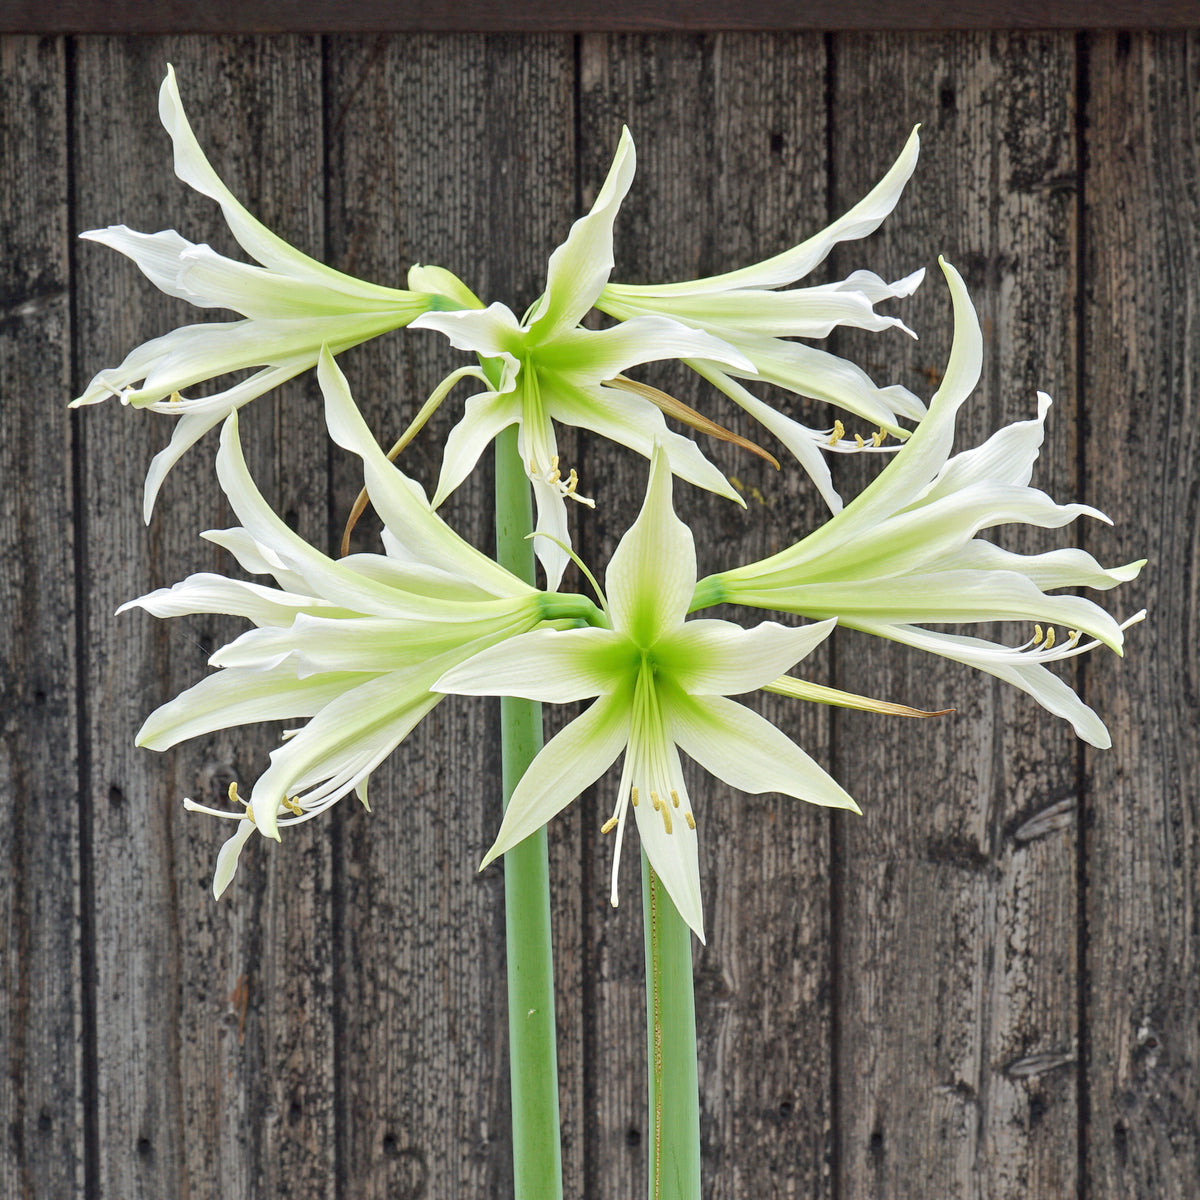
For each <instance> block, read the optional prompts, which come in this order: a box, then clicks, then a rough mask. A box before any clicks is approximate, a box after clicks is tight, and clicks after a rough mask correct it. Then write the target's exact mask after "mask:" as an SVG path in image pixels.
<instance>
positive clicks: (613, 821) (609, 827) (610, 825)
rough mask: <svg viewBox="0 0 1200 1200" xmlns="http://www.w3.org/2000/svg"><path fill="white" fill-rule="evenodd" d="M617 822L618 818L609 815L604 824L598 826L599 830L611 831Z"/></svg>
mask: <svg viewBox="0 0 1200 1200" xmlns="http://www.w3.org/2000/svg"><path fill="white" fill-rule="evenodd" d="M619 824H620V820H619V818H617V817H609V818H608V820H607V821H605V822H604V824H603V825H601V826H600V832H601V833H612V831H613V830H614V829H616V827H617V826H618V825H619Z"/></svg>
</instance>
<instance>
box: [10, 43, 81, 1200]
mask: <svg viewBox="0 0 1200 1200" xmlns="http://www.w3.org/2000/svg"><path fill="white" fill-rule="evenodd" d="M65 77H66V71H65V61H64V46H63V41H62V39H61V38H42V39H38V38H6V39H4V41H3V42H2V43H0V179H3V181H4V182H3V189H4V200H3V203H0V245H2V246H3V247H4V254H3V258H2V259H0V295H2V296H3V312H2V314H0V395H2V396H3V397H4V400H3V403H2V404H0V479H3V481H4V484H3V487H2V489H0V613H3V620H2V621H0V730H2V736H0V845H3V846H4V847H5V850H6V853H7V865H6V869H5V870H4V871H0V1057H2V1058H3V1061H4V1064H5V1067H4V1070H3V1072H0V1112H2V1113H3V1114H4V1127H5V1134H4V1147H3V1151H0V1196H3V1197H5V1200H8V1198H9V1197H14V1198H15V1197H18V1196H30V1195H37V1196H69V1195H71V1194H72V1193H74V1192H75V1190H76V1189H77V1188H78V1187H79V1186H80V1185H81V1183H82V1178H83V1158H84V1138H83V1125H82V1101H83V1083H82V1076H81V1070H80V1068H81V1053H80V1051H81V1040H82V1039H81V1035H82V1013H81V1007H80V1005H81V999H82V997H81V987H80V981H81V974H80V921H79V845H80V838H79V774H78V772H79V760H78V744H77V737H76V720H75V717H76V707H75V673H74V662H73V660H74V652H75V592H74V580H75V572H74V563H73V551H74V540H73V538H72V536H71V505H72V490H71V482H72V477H71V439H70V426H69V422H68V415H67V411H66V407H65V403H66V400H67V399H69V397H68V396H67V394H66V392H67V388H68V386H69V384H68V370H69V364H68V358H67V355H68V348H69V344H70V340H69V332H68V331H69V307H68V300H67V287H68V282H69V279H68V260H67V246H68V234H67V139H66V133H67V116H66V93H65V88H64V81H65Z"/></svg>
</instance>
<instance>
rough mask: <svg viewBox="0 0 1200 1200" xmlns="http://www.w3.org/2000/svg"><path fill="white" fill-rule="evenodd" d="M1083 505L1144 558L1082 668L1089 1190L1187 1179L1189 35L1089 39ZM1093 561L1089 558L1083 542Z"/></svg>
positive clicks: (1199, 1164) (1193, 1155)
mask: <svg viewBox="0 0 1200 1200" xmlns="http://www.w3.org/2000/svg"><path fill="white" fill-rule="evenodd" d="M1088 43H1089V54H1088V63H1089V80H1090V87H1089V100H1088V108H1087V116H1088V125H1087V129H1088V133H1087V153H1088V164H1089V168H1088V173H1087V176H1086V188H1087V209H1086V222H1087V223H1086V239H1087V240H1086V245H1087V247H1088V257H1087V278H1088V281H1089V291H1088V294H1087V308H1086V313H1087V337H1086V344H1085V352H1084V362H1085V364H1086V378H1085V381H1084V396H1085V399H1086V402H1087V415H1088V427H1089V430H1090V434H1089V437H1088V439H1087V443H1086V469H1087V492H1088V494H1087V495H1086V497H1085V499H1087V500H1088V501H1090V502H1091V503H1093V504H1096V505H1098V506H1099V507H1101V508H1103V509H1104V510H1105V511H1106V512H1108V513H1109V514H1110V515H1111V516H1112V517H1113V518H1114V519H1115V520H1116V523H1117V528H1116V531H1115V533H1112V534H1110V533H1108V532H1107V531H1102V532H1101V534H1100V535H1099V536H1097V537H1096V538H1095V539H1094V541H1095V543H1096V544H1097V545H1099V546H1103V548H1104V552H1105V553H1107V554H1108V555H1109V556H1110V557H1112V558H1113V559H1114V560H1116V561H1122V560H1126V559H1132V558H1141V557H1143V556H1146V557H1149V559H1150V566H1149V567H1148V569H1147V572H1146V575H1145V577H1144V579H1143V580H1141V581H1139V583H1138V584H1137V585H1135V586H1134V587H1132V588H1130V589H1128V590H1129V592H1130V595H1129V596H1128V597H1123V611H1125V612H1132V611H1133V610H1134V609H1135V608H1137V607H1139V606H1140V605H1141V604H1145V605H1146V606H1147V607H1148V608H1149V610H1150V616H1149V620H1148V622H1147V624H1146V625H1145V626H1142V627H1138V628H1136V629H1134V630H1131V631H1130V635H1129V641H1128V644H1127V645H1128V650H1127V658H1126V661H1125V662H1123V663H1122V664H1121V665H1120V669H1119V670H1112V669H1111V668H1110V667H1109V665H1108V664H1106V663H1097V664H1095V666H1094V667H1093V666H1091V665H1089V667H1088V675H1087V681H1088V688H1089V692H1090V693H1091V694H1092V695H1093V696H1094V698H1095V701H1096V702H1098V703H1100V704H1103V705H1104V706H1105V708H1107V709H1108V710H1109V711H1110V713H1111V715H1112V717H1113V718H1114V720H1113V721H1112V723H1111V726H1110V727H1111V728H1112V730H1113V749H1112V751H1111V752H1110V753H1108V754H1095V755H1089V756H1088V776H1087V778H1088V791H1087V805H1086V814H1087V823H1086V826H1085V828H1086V831H1087V832H1086V859H1085V862H1086V883H1087V890H1086V906H1085V913H1086V931H1087V941H1086V948H1085V960H1084V961H1085V964H1086V971H1087V991H1086V1010H1085V1011H1086V1022H1087V1026H1086V1029H1087V1046H1088V1049H1089V1053H1088V1056H1087V1062H1086V1067H1087V1097H1088V1123H1087V1142H1086V1146H1087V1157H1086V1170H1087V1194H1088V1195H1089V1196H1092V1197H1095V1198H1096V1200H1107V1198H1108V1197H1130V1198H1132V1197H1141V1196H1156V1197H1159V1196H1161V1197H1163V1198H1164V1200H1175V1198H1179V1200H1182V1198H1183V1197H1187V1196H1192V1195H1194V1194H1195V1191H1196V1180H1197V1178H1200V1084H1198V1080H1200V1027H1198V1026H1197V1019H1196V1015H1197V1010H1198V1009H1200V889H1198V880H1200V793H1198V791H1197V783H1196V780H1197V776H1198V775H1200V741H1198V739H1197V734H1196V713H1197V706H1196V686H1195V680H1196V677H1197V671H1198V670H1200V664H1198V662H1197V643H1196V629H1197V615H1198V614H1197V591H1196V562H1197V551H1198V543H1197V527H1198V523H1197V497H1198V496H1200V490H1198V488H1197V478H1198V476H1197V470H1196V461H1197V453H1198V447H1197V434H1196V427H1197V411H1198V403H1200V396H1198V393H1197V385H1196V374H1197V369H1198V366H1200V344H1198V342H1197V335H1196V325H1197V316H1198V314H1200V196H1198V194H1197V180H1200V145H1198V139H1200V37H1197V35H1196V34H1194V33H1186V34H1184V33H1179V34H1171V35H1150V34H1144V33H1134V34H1132V35H1131V34H1113V35H1095V36H1093V37H1089V39H1088ZM1093 549H1095V547H1093Z"/></svg>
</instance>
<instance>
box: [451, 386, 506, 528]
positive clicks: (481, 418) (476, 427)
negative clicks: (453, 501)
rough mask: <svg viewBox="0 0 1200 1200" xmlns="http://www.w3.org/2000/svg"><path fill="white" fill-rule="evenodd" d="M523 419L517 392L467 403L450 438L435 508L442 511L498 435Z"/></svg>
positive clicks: (491, 394)
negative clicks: (443, 504) (448, 497)
mask: <svg viewBox="0 0 1200 1200" xmlns="http://www.w3.org/2000/svg"><path fill="white" fill-rule="evenodd" d="M520 419H521V401H520V398H519V397H518V396H517V394H516V393H515V392H480V393H479V394H478V395H477V396H472V397H470V399H468V400H467V402H466V405H465V407H464V411H463V415H462V419H461V420H460V421H459V422H458V424H457V425H455V426H454V428H453V429H451V430H450V433H449V435H448V436H447V438H446V448H445V450H444V451H443V452H442V471H441V474H440V475H439V476H438V482H437V490H436V491H435V492H434V494H433V507H434V508H440V507H441V505H442V503H443V502H444V501H445V499H446V497H447V496H449V495H450V494H451V493H452V492H454V491H455V490H456V489H457V488H458V486H459V484H461V483H462V481H463V480H464V479H466V477H467V476H468V475H470V473H471V472H472V471H473V470H474V469H475V464H476V463H477V462H478V461H479V456H480V455H481V454H482V453H483V452H484V451H485V450H486V449H487V448H488V446H490V445H491V444H492V442H493V441H494V440H495V438H496V435H497V434H499V433H500V431H501V430H504V429H507V428H508V427H509V426H510V425H515V424H516V423H517V422H518V421H520Z"/></svg>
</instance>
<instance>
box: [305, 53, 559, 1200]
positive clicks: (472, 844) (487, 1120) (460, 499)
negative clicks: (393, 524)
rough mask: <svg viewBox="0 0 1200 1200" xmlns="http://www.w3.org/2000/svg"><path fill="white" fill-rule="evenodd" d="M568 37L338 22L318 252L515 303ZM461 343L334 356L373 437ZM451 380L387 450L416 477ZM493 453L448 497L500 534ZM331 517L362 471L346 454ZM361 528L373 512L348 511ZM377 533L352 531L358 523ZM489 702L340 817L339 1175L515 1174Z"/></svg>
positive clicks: (438, 712) (540, 200)
mask: <svg viewBox="0 0 1200 1200" xmlns="http://www.w3.org/2000/svg"><path fill="white" fill-rule="evenodd" d="M573 71H574V45H573V41H572V39H571V38H569V37H561V36H560V37H545V38H543V37H528V38H514V37H471V36H463V37H459V36H452V37H440V38H434V37H403V38H395V39H386V38H384V39H350V38H348V39H334V40H332V41H331V43H330V55H329V64H328V77H329V86H330V115H331V122H332V125H331V136H330V145H331V169H330V180H331V222H330V235H331V243H330V244H331V258H330V261H331V262H332V263H333V265H335V266H337V267H339V268H341V269H343V270H348V271H352V272H354V273H356V274H360V275H362V276H363V277H365V278H371V279H378V280H380V281H381V282H386V283H391V284H394V285H398V286H403V280H404V273H405V272H406V271H407V269H408V267H409V266H410V265H411V264H412V263H414V262H423V263H433V264H437V265H439V266H444V267H446V268H448V269H450V270H452V271H454V272H455V273H456V274H458V275H460V276H461V278H462V279H463V280H464V281H465V282H466V283H467V285H468V286H469V287H471V288H472V289H473V290H475V291H476V292H477V294H479V295H480V296H481V297H483V298H484V299H485V301H489V302H490V301H493V300H498V301H501V302H503V303H506V304H508V305H509V306H510V307H511V308H512V309H513V311H514V312H516V313H517V315H518V316H520V314H521V313H522V312H523V311H524V309H525V307H526V306H527V305H528V304H529V303H530V302H531V301H532V300H533V299H534V298H535V297H536V296H537V295H538V294H539V292H540V291H541V290H542V287H543V286H544V281H545V266H546V259H547V258H548V256H549V254H550V251H551V250H552V249H553V248H554V246H555V245H556V244H557V242H558V241H560V240H561V239H562V237H564V236H565V234H566V231H567V228H568V227H569V224H570V221H571V219H572V217H573V216H574V211H573V210H574V195H573V191H574V188H573V180H574V172H573V160H574V95H573V87H572V84H573ZM468 361H470V360H469V359H468V358H467V357H466V356H465V355H463V354H462V353H461V352H458V351H454V350H452V349H450V347H449V346H448V344H447V343H446V340H445V338H444V337H443V336H442V335H440V334H436V333H431V332H426V331H413V332H404V333H399V334H394V335H392V336H391V337H389V338H385V339H381V340H379V341H377V342H374V343H371V344H370V345H367V346H364V347H361V348H360V349H358V350H356V351H355V352H353V353H352V354H349V355H346V356H345V357H344V359H343V365H344V368H345V370H346V372H347V375H348V377H349V379H350V384H351V388H352V390H353V392H354V395H355V398H356V399H357V401H358V402H359V404H360V405H361V407H362V408H363V411H364V413H365V414H366V416H367V420H368V422H369V424H370V425H371V426H372V428H373V429H374V430H375V432H376V435H377V436H378V437H379V439H380V441H381V442H383V443H384V444H385V445H390V444H391V443H392V442H393V441H394V440H395V438H396V437H397V436H398V434H399V433H400V432H401V431H402V430H403V428H404V426H405V425H407V423H408V421H409V419H410V418H411V416H412V415H413V413H414V412H415V411H416V409H417V408H418V407H419V406H420V404H421V403H422V402H423V401H424V399H425V397H426V396H427V395H428V394H429V393H430V392H431V391H432V390H433V388H434V387H435V386H436V385H437V383H438V382H439V381H440V380H441V379H442V378H443V377H444V376H445V375H446V374H448V373H449V371H450V370H452V369H453V368H454V367H457V366H460V365H464V364H465V363H466V362H468ZM471 394H472V393H471V392H470V391H468V390H465V389H463V388H460V389H459V391H458V392H456V394H455V395H454V396H453V397H452V398H451V399H450V400H449V401H448V402H447V403H446V405H445V406H444V407H443V409H442V410H441V411H440V412H439V413H438V414H437V416H435V418H434V419H433V420H432V421H430V423H429V425H428V426H427V427H426V429H425V430H424V431H423V432H422V433H421V434H420V435H419V436H418V437H417V439H416V440H415V441H414V443H413V444H412V445H411V446H410V447H409V448H408V449H406V450H405V452H404V457H403V460H402V462H401V465H402V466H403V468H404V469H405V470H406V471H407V472H408V473H409V474H411V475H414V476H415V477H417V478H419V479H421V480H422V482H423V483H424V484H425V485H426V487H427V488H429V489H430V490H431V491H432V484H433V483H434V482H435V481H436V478H437V472H438V468H439V466H440V462H441V448H442V446H443V445H444V442H445V437H446V434H447V432H448V431H449V429H450V428H451V427H452V425H453V424H454V423H455V422H456V421H457V420H458V418H459V417H460V416H461V413H462V407H461V406H462V402H463V399H464V398H465V397H467V396H469V395H471ZM490 464H491V456H490V454H488V455H485V457H484V459H483V460H481V462H480V466H479V469H478V470H477V471H476V472H475V473H474V474H473V475H472V476H471V477H470V478H469V479H468V480H467V481H466V482H465V483H464V484H463V486H462V487H461V488H460V489H459V491H458V492H457V493H456V494H455V495H454V496H453V497H451V498H450V500H449V501H448V502H447V504H446V505H445V506H444V508H443V510H442V511H443V514H444V515H446V516H447V518H448V520H450V522H451V524H452V525H453V526H454V527H455V528H456V529H457V530H458V531H459V532H460V533H462V534H463V535H464V536H465V537H467V538H468V539H470V540H472V541H474V542H475V544H477V545H479V546H482V547H485V548H486V549H487V550H488V552H489V553H491V552H492V551H493V547H492V539H493V522H492V517H491V513H492V510H493V507H494V504H493V499H492V483H491V476H492V473H491V465H490ZM335 482H336V487H335V514H336V517H337V521H338V522H339V527H340V521H341V520H342V518H343V517H344V515H345V514H346V513H347V511H348V510H349V507H350V504H351V503H352V501H353V499H354V496H355V495H356V493H357V491H358V489H359V487H360V486H361V480H360V478H359V477H358V476H357V475H356V473H355V464H353V463H350V462H348V461H347V462H345V463H339V464H338V466H337V474H336V475H335ZM362 529H363V537H364V542H363V543H362V544H363V545H364V546H366V545H367V544H368V542H367V540H365V539H367V538H368V530H369V526H368V522H367V520H364V523H363V525H362ZM373 535H374V530H373V529H371V530H370V531H369V536H373ZM497 719H498V708H497V706H496V704H495V702H493V701H479V700H462V699H458V698H450V699H448V700H446V701H444V702H443V703H442V704H441V705H440V706H439V707H438V708H437V709H435V710H434V712H433V713H432V714H431V715H430V716H429V717H427V718H426V719H425V720H424V721H423V722H422V723H421V725H420V726H419V727H418V728H417V729H416V730H415V731H414V732H413V733H412V734H411V735H410V737H409V738H408V739H407V741H406V742H405V744H404V745H403V746H402V747H401V748H400V750H399V751H398V752H397V753H396V754H395V755H393V756H392V758H391V759H390V760H389V761H388V762H387V763H385V764H384V765H383V767H381V768H380V770H379V771H378V772H376V774H375V775H374V776H373V777H372V785H371V797H372V808H373V810H374V811H373V812H372V813H371V814H369V815H368V814H366V813H365V812H363V811H361V809H360V810H356V811H349V810H348V811H347V812H346V813H345V814H343V815H342V819H343V821H344V826H343V830H342V838H343V841H342V846H343V855H342V860H341V864H340V871H341V877H342V880H343V888H344V900H343V905H344V929H343V931H342V935H341V937H340V938H339V951H340V955H341V958H340V962H339V974H340V979H341V980H342V1001H343V1004H344V1017H343V1031H342V1040H341V1043H340V1059H341V1062H342V1064H343V1065H342V1072H343V1074H342V1077H341V1079H340V1081H339V1087H340V1089H341V1090H340V1096H341V1097H342V1100H341V1103H342V1105H343V1108H344V1113H345V1125H344V1128H343V1131H342V1141H343V1154H342V1157H343V1163H344V1177H345V1189H346V1190H345V1194H346V1195H347V1196H355V1197H359V1196H361V1197H364V1198H374V1197H378V1198H379V1200H383V1198H384V1197H386V1198H387V1200H398V1198H401V1197H412V1198H414V1200H415V1198H416V1197H418V1196H423V1195H447V1196H459V1195H461V1196H503V1195H507V1194H510V1193H511V1190H512V1159H511V1142H510V1138H509V1130H510V1106H509V1075H508V1056H507V1049H506V1046H507V1033H506V1028H507V1019H506V1000H505V966H504V911H503V905H504V888H503V876H502V874H501V869H502V868H500V867H499V866H493V867H491V868H489V869H488V870H487V871H485V872H484V873H483V874H478V873H477V867H478V865H479V862H480V859H481V858H482V857H483V854H484V852H485V851H486V849H487V847H488V846H489V845H490V844H491V842H492V840H493V839H494V836H495V832H496V830H497V828H498V827H499V822H500V783H499V781H500V759H499V748H498V739H497V732H496V730H497V724H496V722H497ZM578 853H579V852H578V836H577V833H576V832H575V829H574V826H573V825H572V823H571V822H570V820H566V821H562V820H560V821H557V822H555V823H554V825H553V827H552V830H551V878H552V881H553V887H554V895H555V925H554V937H555V957H556V967H557V971H556V975H557V1013H558V1027H559V1065H560V1084H561V1096H562V1119H563V1133H564V1155H563V1169H564V1176H565V1180H566V1191H567V1194H576V1192H577V1189H578V1181H579V1178H580V1170H581V1157H582V1147H581V1143H580V1137H579V1123H580V1107H579V1105H580V1086H581V1085H580V1079H581V1070H580V1064H579V1044H580V1037H579V1021H580V991H581V978H580V965H579V943H578V936H579V934H578V912H577V900H576V899H575V897H576V896H577V895H578V889H579V883H578V875H579V867H578Z"/></svg>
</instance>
